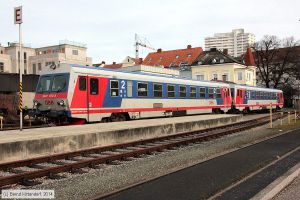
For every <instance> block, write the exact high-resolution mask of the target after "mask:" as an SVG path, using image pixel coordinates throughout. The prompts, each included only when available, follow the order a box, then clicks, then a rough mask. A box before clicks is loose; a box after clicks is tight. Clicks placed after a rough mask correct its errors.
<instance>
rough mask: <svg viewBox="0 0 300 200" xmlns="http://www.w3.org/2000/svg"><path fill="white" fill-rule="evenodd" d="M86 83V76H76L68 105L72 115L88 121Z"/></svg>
mask: <svg viewBox="0 0 300 200" xmlns="http://www.w3.org/2000/svg"><path fill="white" fill-rule="evenodd" d="M87 84H88V82H87V76H81V75H80V76H78V78H77V82H76V85H75V89H74V93H73V98H72V102H71V106H70V107H71V113H72V117H75V118H81V119H86V120H87V121H89V119H88V118H89V117H88V116H89V115H88V100H87V98H88V87H87Z"/></svg>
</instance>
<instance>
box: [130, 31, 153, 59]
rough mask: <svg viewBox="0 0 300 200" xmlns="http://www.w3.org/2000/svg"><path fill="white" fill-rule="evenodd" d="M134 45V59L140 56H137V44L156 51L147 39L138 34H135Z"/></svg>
mask: <svg viewBox="0 0 300 200" xmlns="http://www.w3.org/2000/svg"><path fill="white" fill-rule="evenodd" d="M142 39H143V40H142ZM134 46H135V58H136V59H139V58H140V57H139V46H141V47H144V48H148V49H151V50H154V51H156V49H155V48H153V47H152V46H151V45H150V43H149V41H148V40H147V39H146V38H141V37H140V36H139V35H138V34H135V44H134Z"/></svg>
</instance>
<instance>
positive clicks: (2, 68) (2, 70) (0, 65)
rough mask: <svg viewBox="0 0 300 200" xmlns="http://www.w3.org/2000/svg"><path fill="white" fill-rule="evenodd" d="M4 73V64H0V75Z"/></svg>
mask: <svg viewBox="0 0 300 200" xmlns="http://www.w3.org/2000/svg"><path fill="white" fill-rule="evenodd" d="M1 72H4V63H3V62H0V73H1Z"/></svg>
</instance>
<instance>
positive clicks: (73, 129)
mask: <svg viewBox="0 0 300 200" xmlns="http://www.w3.org/2000/svg"><path fill="white" fill-rule="evenodd" d="M242 118H243V117H242V115H224V114H223V115H194V116H184V117H172V118H156V119H146V120H133V121H126V122H112V123H97V124H87V125H77V126H59V127H47V128H38V129H24V130H23V131H22V132H20V131H19V130H12V131H3V132H0V163H1V162H7V161H13V160H18V159H26V158H32V157H36V156H41V155H47V154H53V153H61V152H68V151H74V150H79V149H84V148H90V147H94V146H107V145H111V144H117V143H122V142H130V141H135V140H141V139H146V138H152V137H158V136H163V135H168V134H174V133H178V132H183V131H190V130H197V129H204V128H208V127H213V126H219V125H224V124H229V123H233V122H238V121H241V120H242Z"/></svg>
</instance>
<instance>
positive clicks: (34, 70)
mask: <svg viewBox="0 0 300 200" xmlns="http://www.w3.org/2000/svg"><path fill="white" fill-rule="evenodd" d="M32 73H33V74H36V64H32Z"/></svg>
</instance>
